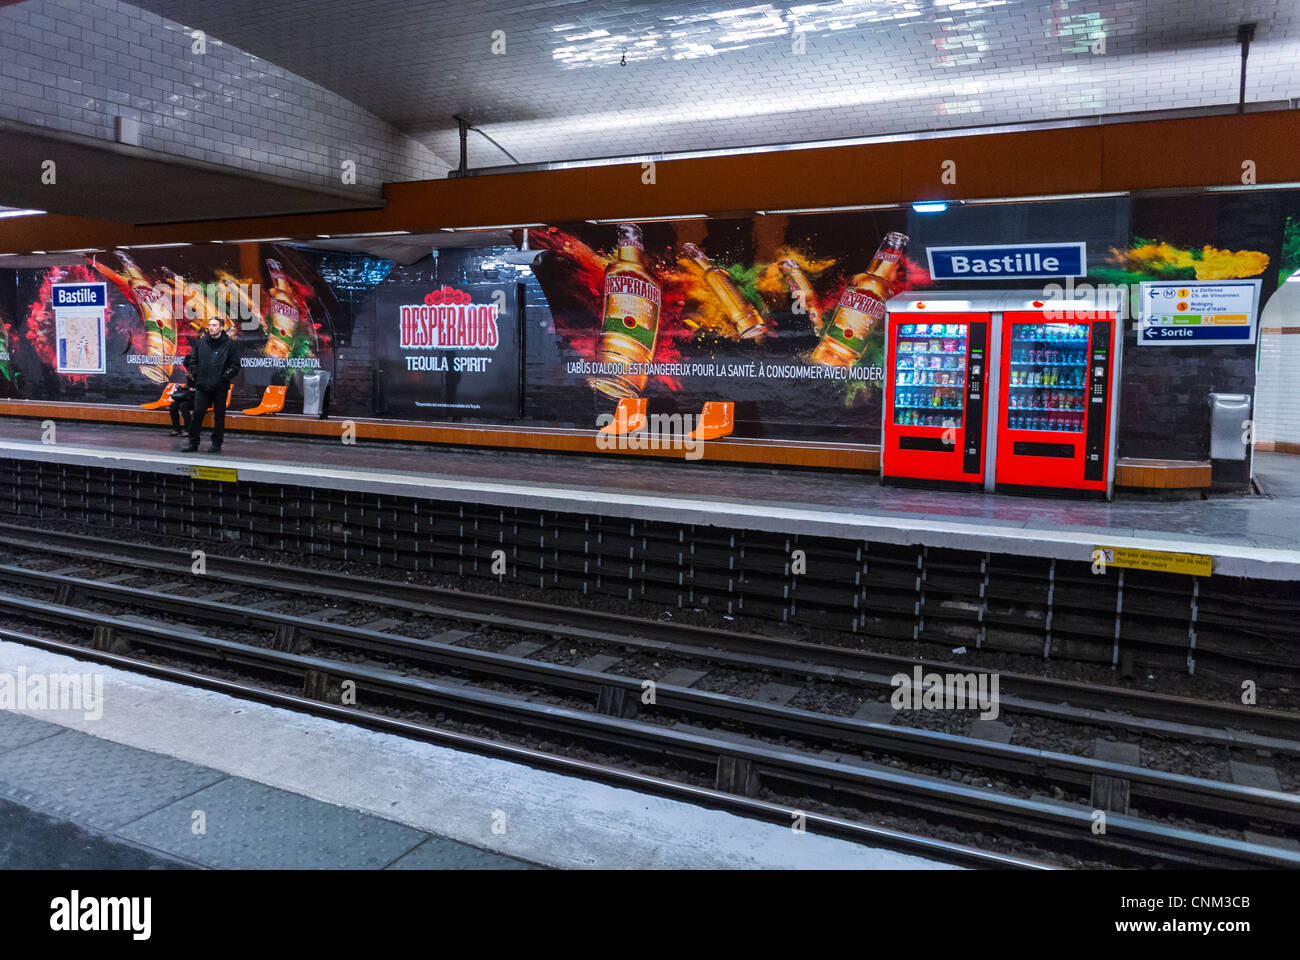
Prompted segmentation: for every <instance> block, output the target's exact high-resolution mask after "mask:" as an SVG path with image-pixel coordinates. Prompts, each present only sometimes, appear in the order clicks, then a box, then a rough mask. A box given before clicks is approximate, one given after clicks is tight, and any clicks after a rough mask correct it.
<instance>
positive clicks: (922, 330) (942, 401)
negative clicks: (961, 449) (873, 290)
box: [893, 323, 966, 428]
mask: <svg viewBox="0 0 1300 960" xmlns="http://www.w3.org/2000/svg"><path fill="white" fill-rule="evenodd" d="M897 350H898V352H897V358H896V361H895V367H894V404H893V406H894V423H895V424H896V425H899V426H913V427H959V428H960V427H961V426H962V418H963V414H964V410H965V393H966V324H964V323H905V324H902V325H901V326H900V327H899V330H898V340H897Z"/></svg>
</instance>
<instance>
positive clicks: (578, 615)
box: [0, 524, 1300, 754]
mask: <svg viewBox="0 0 1300 960" xmlns="http://www.w3.org/2000/svg"><path fill="white" fill-rule="evenodd" d="M39 538H40V539H39V541H36V540H33V535H32V533H31V532H30V531H27V530H24V529H23V528H18V527H13V526H11V525H7V524H0V544H2V545H8V546H10V547H11V548H13V549H19V550H27V551H33V552H36V553H44V554H50V555H57V556H64V557H68V558H69V559H70V560H73V561H76V564H77V565H78V566H89V565H93V563H100V564H103V563H112V564H121V565H124V566H126V567H130V568H136V569H140V570H152V571H158V572H161V573H170V574H175V575H180V576H189V575H190V574H191V567H192V564H193V558H192V556H191V554H190V553H188V552H186V551H183V550H175V549H171V548H167V547H158V546H150V545H145V544H136V543H132V544H130V545H129V546H126V547H123V548H112V549H106V548H105V547H104V546H103V541H102V540H99V539H97V538H92V537H87V536H82V535H78V534H70V533H61V532H55V531H45V530H43V531H41V532H40V533H39ZM205 565H206V570H205V573H204V574H203V577H202V580H201V581H199V582H205V581H217V582H220V583H225V584H229V585H231V586H232V587H248V586H250V585H255V586H257V587H258V588H260V589H264V590H281V591H286V592H290V593H297V594H302V595H310V596H315V597H319V598H322V600H331V601H334V602H338V601H349V602H353V603H360V604H365V605H367V606H369V607H371V608H374V609H388V610H393V611H402V612H404V613H407V614H423V615H433V616H445V617H452V618H460V619H464V620H465V621H467V622H471V623H478V624H487V625H492V626H496V627H500V628H505V629H515V630H520V631H522V632H526V633H528V632H536V633H543V634H547V635H553V636H557V637H563V638H565V639H572V640H588V641H594V642H597V643H603V644H615V645H621V646H624V647H627V648H630V649H639V650H645V651H653V652H661V653H664V654H672V653H679V654H682V655H686V656H702V657H707V658H708V659H711V660H714V661H716V662H718V663H727V664H729V665H731V666H734V667H737V668H751V669H761V670H766V671H770V672H772V673H775V674H780V675H787V676H798V675H811V676H817V677H821V678H824V679H827V680H841V681H843V682H847V683H854V684H856V685H859V686H861V687H863V688H868V689H875V690H888V689H892V684H891V682H890V681H891V678H892V677H893V676H894V675H896V674H898V673H904V674H909V673H911V672H912V671H913V670H914V669H915V668H916V667H922V668H923V669H924V670H926V671H936V672H944V673H975V674H980V673H993V672H995V671H993V670H990V669H988V668H985V667H980V666H978V665H975V664H969V663H961V664H958V663H952V662H945V661H940V660H930V659H920V658H915V657H904V656H898V655H894V654H888V653H875V652H872V651H869V650H866V649H863V648H861V646H856V647H847V646H837V645H834V644H829V643H809V642H806V641H798V640H787V639H782V638H777V637H770V636H765V635H762V634H754V633H740V632H733V631H725V630H718V629H714V628H711V627H701V626H693V625H690V624H681V623H672V622H662V621H654V620H646V619H643V618H638V617H631V616H625V615H620V614H614V613H609V612H606V611H601V610H595V609H587V608H582V607H576V606H560V605H557V604H546V603H538V602H536V601H530V600H521V599H515V598H509V597H501V596H495V595H487V594H478V593H472V592H466V591H461V590H451V589H446V588H441V587H433V586H427V585H424V584H415V583H406V582H403V581H400V580H391V581H390V580H382V581H380V580H372V579H366V578H361V577H356V576H353V575H350V574H342V573H334V572H330V571H326V570H318V569H312V568H303V567H294V566H289V565H285V564H279V563H266V562H263V561H257V560H247V559H243V558H238V557H229V556H223V555H220V554H215V553H208V554H206V555H205ZM996 673H997V674H998V678H999V684H1000V697H1001V704H1002V708H1003V709H1004V710H1005V711H1008V712H1019V713H1026V714H1033V715H1038V716H1044V717H1052V718H1056V719H1060V720H1063V721H1067V722H1072V723H1098V724H1103V725H1105V726H1107V727H1109V728H1113V729H1128V730H1133V731H1139V732H1146V733H1150V732H1159V733H1164V734H1167V735H1170V736H1185V737H1189V738H1191V737H1194V738H1197V739H1199V740H1202V741H1205V742H1210V743H1219V744H1223V745H1225V746H1233V747H1242V748H1252V749H1263V750H1276V751H1278V752H1280V753H1282V754H1295V753H1296V750H1297V746H1296V739H1295V738H1296V736H1297V734H1300V713H1293V712H1289V711H1284V710H1272V709H1268V708H1265V707H1259V706H1246V705H1243V704H1239V703H1233V702H1230V701H1215V700H1205V699H1195V698H1190V697H1179V696H1170V695H1167V694H1161V693H1155V692H1151V691H1145V690H1140V689H1132V688H1124V687H1115V686H1109V685H1101V684H1097V683H1093V682H1082V681H1077V680H1066V679H1060V678H1053V677H1046V676H1038V675H1034V674H1029V673H1017V672H1010V671H1006V670H997V671H996Z"/></svg>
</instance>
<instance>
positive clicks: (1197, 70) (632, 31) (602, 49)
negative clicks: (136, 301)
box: [138, 0, 1300, 167]
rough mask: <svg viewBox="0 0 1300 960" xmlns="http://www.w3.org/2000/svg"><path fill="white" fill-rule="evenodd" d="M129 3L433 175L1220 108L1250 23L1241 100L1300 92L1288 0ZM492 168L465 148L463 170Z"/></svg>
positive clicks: (1295, 26)
mask: <svg viewBox="0 0 1300 960" xmlns="http://www.w3.org/2000/svg"><path fill="white" fill-rule="evenodd" d="M138 5H139V6H142V7H144V8H146V9H149V10H152V11H154V12H156V13H158V14H160V15H162V16H164V17H166V18H168V19H171V20H175V21H178V22H180V23H182V24H184V25H186V26H187V27H194V28H201V29H203V30H205V31H206V32H207V33H208V35H209V36H210V37H213V38H216V39H219V40H224V41H228V42H230V43H231V44H234V45H235V46H238V47H240V48H242V49H243V50H246V51H248V52H250V53H252V54H255V55H256V56H258V57H261V58H264V59H266V60H269V61H272V62H274V63H277V64H279V65H280V66H282V67H284V68H286V69H288V70H290V71H292V72H294V73H297V74H299V75H301V76H303V77H306V78H308V79H310V80H313V81H315V82H316V83H319V84H320V85H322V86H324V87H326V88H328V89H330V90H333V91H335V92H336V93H339V94H340V95H342V96H344V97H346V98H347V99H349V100H352V101H354V102H355V103H357V104H358V105H360V106H362V107H364V108H366V109H367V110H370V111H371V112H373V113H375V114H377V115H378V116H380V117H382V118H384V119H385V120H388V121H389V122H391V123H393V124H394V125H396V126H397V127H398V128H400V129H402V130H404V131H406V132H407V133H408V134H410V135H411V136H413V137H416V138H417V139H419V140H421V141H423V142H424V143H426V144H427V145H428V146H429V147H430V148H431V149H433V151H434V152H435V153H437V154H439V155H440V156H443V157H446V158H448V159H454V158H455V157H456V156H457V155H458V142H457V134H456V124H455V121H454V120H453V119H452V116H453V115H454V114H457V113H462V114H464V115H466V116H467V117H468V118H469V119H470V120H471V121H472V122H473V123H474V124H475V125H476V126H479V127H481V128H482V129H483V130H484V131H485V132H486V133H488V134H490V135H491V136H492V138H494V139H495V140H497V141H498V142H499V143H500V144H501V145H502V146H503V147H504V148H505V149H506V150H508V151H509V152H510V153H511V154H513V156H514V157H515V158H517V159H518V161H519V162H521V163H539V162H546V161H559V160H571V159H581V158H593V157H609V156H627V155H643V154H653V153H660V152H676V151H685V150H703V149H718V148H726V147H739V146H753V145H759V144H773V143H791V142H801V141H809V140H826V139H837V138H841V137H856V136H870V135H875V134H887V133H899V132H905V131H914V130H942V129H946V128H950V127H962V126H973V125H986V124H1002V123H1016V122H1024V121H1033V120H1049V119H1058V118H1067V117H1078V116H1088V115H1094V114H1103V113H1104V114H1113V113H1127V112H1137V111H1147V110H1162V109H1175V108H1187V107H1201V106H1207V105H1212V104H1225V103H1235V102H1236V100H1237V96H1238V76H1239V69H1240V48H1239V47H1238V45H1237V42H1236V34H1237V26H1238V25H1239V24H1241V23H1248V22H1255V23H1257V24H1258V27H1257V30H1256V34H1255V39H1254V42H1253V43H1252V46H1251V48H1250V61H1249V74H1248V76H1249V82H1248V85H1247V100H1248V101H1252V102H1255V101H1276V100H1284V99H1291V98H1297V97H1300V0H1244V2H1231V0H1109V2H1108V0H1053V2H1034V0H839V2H804V3H746V0H720V2H716V0H715V2H695V3H688V2H677V0H656V2H634V0H539V2H517V0H485V2H467V0H455V2H446V0H369V2H365V0H357V2H352V0H277V2H275V3H267V2H266V0H223V2H222V3H219V4H214V3H211V2H209V0H140V2H139V3H138ZM496 31H501V33H496ZM494 43H495V44H496V45H497V48H498V50H499V49H500V47H501V44H502V43H504V52H497V53H494V52H493V46H494ZM800 47H801V48H802V49H799V48H800ZM509 162H510V161H509V160H508V159H507V158H506V157H505V155H503V154H502V153H501V152H500V151H499V150H497V148H495V147H494V146H492V144H490V143H489V142H488V141H487V140H486V139H485V138H483V137H480V136H476V135H475V134H473V133H471V134H470V142H469V163H470V166H471V167H481V166H498V165H502V164H506V163H509Z"/></svg>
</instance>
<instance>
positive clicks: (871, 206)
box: [754, 203, 902, 216]
mask: <svg viewBox="0 0 1300 960" xmlns="http://www.w3.org/2000/svg"><path fill="white" fill-rule="evenodd" d="M900 206H902V204H898V203H867V204H857V205H855V206H850V207H791V208H789V209H787V210H755V211H754V212H755V213H757V214H760V215H762V216H770V215H774V214H778V213H842V212H845V211H849V210H897V209H898V208H899V207H900Z"/></svg>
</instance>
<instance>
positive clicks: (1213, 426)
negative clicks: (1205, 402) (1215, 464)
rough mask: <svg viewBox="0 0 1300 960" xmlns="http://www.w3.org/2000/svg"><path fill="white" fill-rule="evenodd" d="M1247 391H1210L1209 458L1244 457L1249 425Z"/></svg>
mask: <svg viewBox="0 0 1300 960" xmlns="http://www.w3.org/2000/svg"><path fill="white" fill-rule="evenodd" d="M1249 421H1250V394H1248V393H1211V394H1210V459H1211V460H1245V459H1246V454H1247V452H1248V451H1247V448H1248V446H1249V445H1248V444H1247V442H1246V441H1247V439H1248V438H1249V436H1250V434H1251V433H1252V432H1253V431H1252V430H1251V429H1250V422H1249Z"/></svg>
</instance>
